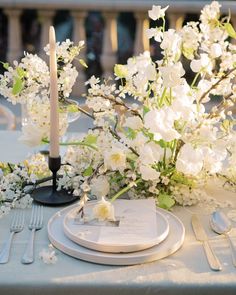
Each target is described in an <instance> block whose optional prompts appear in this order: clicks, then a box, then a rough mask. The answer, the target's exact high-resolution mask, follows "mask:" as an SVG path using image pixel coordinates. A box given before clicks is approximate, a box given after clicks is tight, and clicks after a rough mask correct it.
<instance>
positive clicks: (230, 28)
mask: <svg viewBox="0 0 236 295" xmlns="http://www.w3.org/2000/svg"><path fill="white" fill-rule="evenodd" d="M224 28H225V30H226V31H227V33H228V35H229V36H230V37H231V38H234V39H236V32H235V30H234V28H233V26H232V25H231V24H230V23H225V24H224Z"/></svg>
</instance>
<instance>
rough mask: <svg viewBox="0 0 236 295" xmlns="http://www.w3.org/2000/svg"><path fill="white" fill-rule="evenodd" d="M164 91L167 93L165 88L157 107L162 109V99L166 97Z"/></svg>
mask: <svg viewBox="0 0 236 295" xmlns="http://www.w3.org/2000/svg"><path fill="white" fill-rule="evenodd" d="M166 91H167V88H166V87H165V88H164V90H163V92H162V95H161V98H160V102H159V107H162V105H163V102H164V98H165V96H166Z"/></svg>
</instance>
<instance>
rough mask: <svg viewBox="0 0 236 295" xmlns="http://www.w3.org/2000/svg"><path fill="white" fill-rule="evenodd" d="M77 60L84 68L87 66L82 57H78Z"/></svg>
mask: <svg viewBox="0 0 236 295" xmlns="http://www.w3.org/2000/svg"><path fill="white" fill-rule="evenodd" d="M79 62H80V64H81V65H82V66H83V67H85V68H86V69H87V68H88V66H87V64H86V62H85V61H84V60H83V59H81V58H80V59H79Z"/></svg>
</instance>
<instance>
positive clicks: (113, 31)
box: [0, 0, 236, 95]
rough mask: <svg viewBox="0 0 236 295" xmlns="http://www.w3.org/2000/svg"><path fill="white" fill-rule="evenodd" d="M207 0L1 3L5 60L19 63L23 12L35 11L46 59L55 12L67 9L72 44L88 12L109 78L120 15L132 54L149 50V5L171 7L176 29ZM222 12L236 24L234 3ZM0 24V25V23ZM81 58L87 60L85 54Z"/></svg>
mask: <svg viewBox="0 0 236 295" xmlns="http://www.w3.org/2000/svg"><path fill="white" fill-rule="evenodd" d="M206 3H209V1H201V0H200V1H177V0H176V1H155V0H154V1H152V0H99V1H95V0H22V1H21V0H17V1H16V0H0V9H1V10H2V12H3V13H4V14H5V15H6V16H7V19H8V22H7V24H3V25H7V32H8V42H7V43H8V44H7V60H8V61H9V62H12V61H13V60H18V59H19V58H20V57H21V56H22V53H23V48H22V38H21V35H22V32H21V24H20V17H21V14H22V12H23V11H24V10H26V9H34V10H37V15H38V17H39V18H40V26H41V30H40V36H39V38H40V49H39V52H38V53H39V55H40V56H42V57H44V58H45V55H44V51H43V47H44V46H45V45H46V44H47V43H48V31H49V27H50V25H52V24H53V18H54V16H55V14H56V12H57V11H58V10H69V11H70V15H71V17H72V19H73V35H72V39H73V41H74V42H78V41H79V40H85V41H86V32H85V19H86V16H87V14H88V13H89V12H91V11H100V12H101V14H102V17H103V19H104V30H103V41H102V42H103V44H102V46H101V47H102V53H101V64H102V68H103V76H104V77H109V76H111V75H112V71H113V66H114V64H115V63H116V62H117V42H118V37H117V18H118V15H119V13H121V12H132V13H133V15H134V19H135V22H136V30H135V40H134V48H133V54H139V53H141V52H143V51H144V50H148V49H149V40H148V39H147V38H146V36H145V30H146V29H147V28H148V27H149V19H148V14H147V11H148V10H149V9H151V7H152V5H161V6H162V7H165V6H166V5H167V4H168V5H169V6H170V8H169V9H168V11H167V19H168V22H169V27H174V28H176V29H177V30H178V29H179V28H180V27H181V26H182V23H183V21H184V17H185V15H186V14H187V13H195V14H199V12H200V10H201V8H202V7H203V6H204V5H205V4H206ZM221 4H222V11H223V12H225V13H228V10H229V9H230V11H231V15H232V16H231V19H232V23H233V24H234V25H236V2H235V1H221ZM1 25H2V24H1ZM82 54H84V55H83V56H81V58H84V59H85V60H86V55H85V53H82ZM85 79H86V77H85V74H84V73H83V72H82V71H80V75H79V83H78V85H80V87H78V89H76V90H75V92H74V94H76V95H80V94H81V93H84V91H85V89H84V86H83V85H84V81H85Z"/></svg>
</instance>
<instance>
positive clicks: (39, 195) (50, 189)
mask: <svg viewBox="0 0 236 295" xmlns="http://www.w3.org/2000/svg"><path fill="white" fill-rule="evenodd" d="M48 166H49V169H50V170H51V171H52V175H53V178H52V185H51V186H42V187H38V188H37V189H35V190H34V191H33V193H32V198H33V199H34V201H35V202H38V203H41V204H44V205H48V206H60V205H64V204H69V203H72V202H74V201H75V200H77V199H78V198H77V197H76V196H73V195H72V194H69V193H68V192H67V191H66V190H60V191H58V190H57V184H56V182H57V171H58V170H59V169H60V166H61V157H58V158H51V157H49V159H48Z"/></svg>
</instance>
